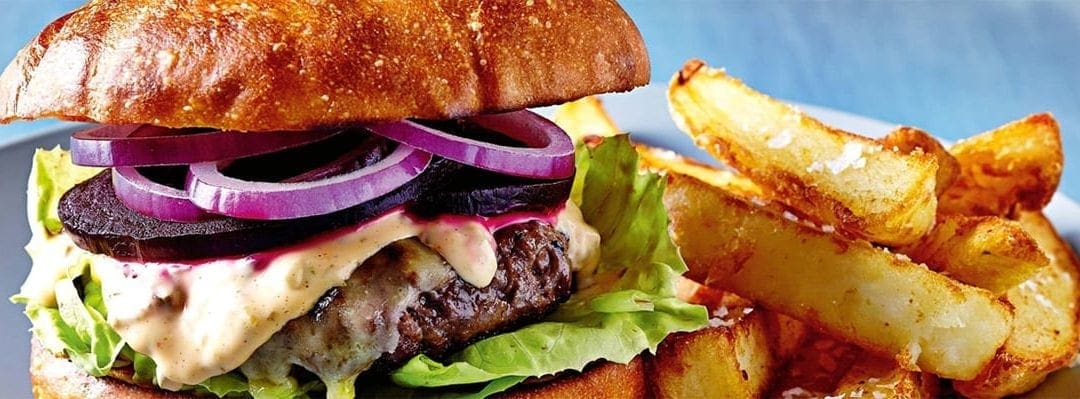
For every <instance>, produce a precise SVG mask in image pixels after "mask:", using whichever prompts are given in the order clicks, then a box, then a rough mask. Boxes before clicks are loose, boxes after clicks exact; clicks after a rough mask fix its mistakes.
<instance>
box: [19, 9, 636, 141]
mask: <svg viewBox="0 0 1080 399" xmlns="http://www.w3.org/2000/svg"><path fill="white" fill-rule="evenodd" d="M481 3H483V7H482V8H481V7H480V4H481ZM648 79H649V61H648V56H647V54H646V52H645V45H644V43H643V42H642V39H641V35H640V33H639V32H638V30H637V27H635V26H634V24H633V22H632V21H631V20H630V18H629V17H628V16H627V15H626V13H625V12H624V11H623V10H622V8H620V7H619V5H618V4H617V3H616V2H615V0H488V1H483V2H481V1H480V0H451V1H441V2H432V1H420V0H398V1H374V0H369V1H357V0H324V1H321V2H314V1H310V2H309V1H275V2H265V1H238V0H167V1H166V0H91V1H90V2H89V3H88V4H86V5H85V6H83V7H82V8H79V9H78V10H75V11H74V12H72V13H71V14H68V15H66V16H64V17H61V18H60V19H58V20H56V21H55V22H53V23H52V24H50V25H49V26H47V27H46V28H45V30H44V31H42V32H41V33H40V34H39V35H38V37H37V38H35V39H34V40H33V41H32V42H30V43H29V44H28V45H27V46H26V47H25V48H23V49H22V51H21V52H19V54H18V56H16V58H15V60H14V61H13V62H12V63H11V65H8V67H7V69H5V70H4V72H3V75H2V76H0V122H8V121H11V120H14V119H34V118H41V117H57V118H62V119H72V120H92V121H97V122H101V123H113V124H120V123H152V124H156V125H162V126H169V127H193V126H201V127H213V128H220V129H233V130H246V131H255V130H275V129H293V130H296V129H304V128H310V127H314V126H323V125H335V124H344V123H350V122H365V121H375V120H396V119H401V118H405V117H420V118H433V119H442V118H448V117H459V116H466V115H472V114H477V113H481V112H494V111H499V110H513V109H519V108H523V107H529V106H538V105H548V104H554V103H560V102H564V101H568V100H571V99H576V98H579V97H582V96H585V95H588V94H594V93H600V92H609V91H625V90H629V89H631V88H633V87H635V86H640V85H643V84H645V83H647V82H648Z"/></svg>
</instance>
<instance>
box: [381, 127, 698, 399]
mask: <svg viewBox="0 0 1080 399" xmlns="http://www.w3.org/2000/svg"><path fill="white" fill-rule="evenodd" d="M664 184H665V181H664V180H663V179H662V178H661V177H660V176H657V175H654V174H648V173H646V174H641V173H638V163H637V153H636V152H635V150H634V148H633V146H632V145H631V144H630V141H629V139H628V138H627V137H626V136H616V137H611V138H607V139H605V141H604V142H603V143H601V144H600V145H598V146H596V147H595V148H585V149H582V150H579V153H578V179H577V181H575V187H574V191H573V194H572V198H575V199H576V198H580V201H579V202H578V205H579V206H580V207H581V210H582V214H583V216H584V218H585V221H586V222H587V223H589V224H590V225H592V226H593V227H594V228H596V229H597V231H598V232H599V233H600V236H601V261H600V262H601V264H600V268H599V273H601V274H604V275H605V276H606V277H607V278H597V279H596V280H598V281H607V283H598V285H599V286H598V287H591V288H590V289H587V290H584V291H582V292H578V293H575V294H574V295H573V296H572V297H571V298H570V300H569V301H568V302H567V303H565V304H563V305H562V306H560V308H559V310H558V311H556V313H555V314H553V315H552V316H550V317H549V318H548V319H547V320H545V321H544V322H541V323H537V324H533V325H530V326H526V327H524V328H522V329H519V330H516V331H513V332H509V333H505V334H500V335H496V336H494V337H491V338H488V339H485V340H482V341H480V342H477V343H475V344H473V345H471V346H469V347H467V348H465V349H464V350H462V351H461V352H459V353H458V354H456V355H454V356H453V357H452V358H451V359H450V362H449V363H447V364H443V363H440V362H437V361H435V360H433V359H431V358H428V357H426V356H423V355H420V356H416V357H414V358H412V359H411V360H410V361H409V362H408V363H406V364H405V365H404V366H402V367H401V368H400V369H398V370H396V371H394V372H393V373H392V374H391V379H392V380H393V381H394V382H395V383H397V384H400V385H402V386H406V387H416V388H419V387H442V386H452V385H463V384H476V383H487V385H485V386H484V387H483V390H481V391H479V392H475V393H472V394H463V395H462V396H464V397H486V396H488V395H491V394H494V393H497V392H501V391H503V390H506V389H509V388H511V387H512V386H513V385H515V384H517V383H519V382H521V381H522V380H523V379H525V378H526V377H530V376H542V375H549V374H554V373H557V372H560V371H563V370H581V369H583V368H584V367H585V366H586V365H587V364H589V363H591V362H593V361H595V360H597V359H607V360H610V361H614V362H620V363H626V362H629V361H630V360H631V359H633V357H634V356H637V355H638V354H640V353H641V352H642V351H645V350H649V351H655V350H656V346H657V345H658V344H659V343H660V341H662V340H663V339H664V338H665V337H666V336H667V335H668V334H670V333H672V332H676V331H691V330H696V329H699V328H701V327H703V326H704V325H705V324H706V323H707V319H708V315H707V312H706V311H705V309H704V308H703V307H701V306H697V305H690V304H687V303H685V302H683V301H681V300H679V299H677V298H675V282H676V281H677V277H678V276H679V275H680V274H682V273H683V272H684V271H685V270H686V264H685V263H683V260H682V257H681V256H679V253H678V250H677V247H676V246H675V244H674V243H673V242H672V241H671V237H670V236H669V234H668V218H667V212H666V210H665V209H664V207H663V203H662V196H663V190H664Z"/></svg>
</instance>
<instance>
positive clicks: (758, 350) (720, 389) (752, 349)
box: [650, 308, 778, 398]
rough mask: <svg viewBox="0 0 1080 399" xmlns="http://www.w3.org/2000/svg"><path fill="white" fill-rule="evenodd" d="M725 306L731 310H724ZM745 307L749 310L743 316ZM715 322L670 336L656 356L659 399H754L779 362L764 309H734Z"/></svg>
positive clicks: (654, 379)
mask: <svg viewBox="0 0 1080 399" xmlns="http://www.w3.org/2000/svg"><path fill="white" fill-rule="evenodd" d="M723 309H727V308H723ZM743 309H749V310H750V313H747V314H743V313H742V312H743ZM730 312H733V313H738V314H734V315H733V314H724V315H718V317H717V318H716V319H714V320H716V322H715V324H716V325H715V326H713V327H708V328H704V329H701V330H698V331H694V332H689V333H677V334H673V335H670V336H668V337H667V339H665V340H664V342H662V343H661V344H660V347H659V348H657V351H656V356H655V357H654V358H653V359H652V364H651V367H652V368H651V375H650V379H651V381H652V382H653V384H654V393H655V394H656V397H657V398H753V397H760V396H761V395H762V394H764V393H765V390H766V389H767V388H768V386H769V384H770V382H771V379H772V376H773V373H774V372H775V371H774V370H775V369H776V367H777V366H778V364H777V362H776V357H775V356H774V355H773V353H772V348H771V347H770V345H769V344H770V339H769V335H768V332H767V327H768V324H767V320H766V317H767V316H766V315H765V312H763V311H753V308H733V309H730Z"/></svg>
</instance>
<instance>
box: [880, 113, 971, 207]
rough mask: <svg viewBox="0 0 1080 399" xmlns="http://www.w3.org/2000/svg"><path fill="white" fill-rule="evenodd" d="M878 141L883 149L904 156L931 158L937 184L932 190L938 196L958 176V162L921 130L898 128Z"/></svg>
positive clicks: (907, 127) (905, 127) (909, 127)
mask: <svg viewBox="0 0 1080 399" xmlns="http://www.w3.org/2000/svg"><path fill="white" fill-rule="evenodd" d="M878 141H880V142H881V145H883V146H885V149H890V150H894V151H899V152H901V153H904V154H911V153H913V152H915V153H918V152H922V153H926V154H930V155H931V156H933V157H934V159H936V160H937V164H938V171H937V184H936V185H935V188H934V191H936V192H937V194H938V195H941V194H942V193H944V192H945V190H946V189H948V188H949V186H951V185H952V184H953V182H954V181H956V178H957V177H959V176H960V162H958V161H957V160H956V158H955V157H953V156H952V154H949V151H948V150H946V149H945V146H944V145H942V144H941V142H940V141H938V139H936V138H934V136H932V135H930V133H927V132H926V131H924V130H922V129H919V128H915V127H911V126H900V127H897V128H896V129H893V131H891V132H889V134H887V135H885V137H882V138H880V139H878Z"/></svg>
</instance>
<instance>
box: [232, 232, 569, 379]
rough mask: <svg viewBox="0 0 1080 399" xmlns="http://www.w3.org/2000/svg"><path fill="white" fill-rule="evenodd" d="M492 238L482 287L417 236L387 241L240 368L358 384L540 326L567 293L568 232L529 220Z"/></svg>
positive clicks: (254, 373) (252, 373)
mask: <svg viewBox="0 0 1080 399" xmlns="http://www.w3.org/2000/svg"><path fill="white" fill-rule="evenodd" d="M495 241H496V244H497V248H498V270H497V271H496V273H495V278H494V279H493V280H492V282H491V284H489V285H488V286H486V287H483V288H478V287H475V286H473V285H471V284H469V283H467V282H465V281H464V280H462V279H461V278H459V277H458V276H457V274H456V273H454V271H453V269H451V268H450V266H449V265H447V264H446V262H445V261H444V260H443V259H442V258H441V257H440V256H439V255H438V254H437V253H435V252H434V251H432V250H431V249H429V248H428V247H426V246H424V245H423V244H421V243H420V242H419V241H417V240H415V239H407V240H402V241H398V242H395V243H393V244H391V245H389V246H387V247H386V248H384V249H382V250H381V251H379V252H378V253H377V254H376V255H375V256H373V257H371V258H369V259H368V260H367V261H365V262H364V263H363V264H362V265H361V266H360V267H359V268H357V269H356V271H355V272H354V273H353V274H352V276H351V277H350V278H349V280H347V281H346V283H345V285H344V286H341V287H338V288H335V289H333V290H331V291H329V292H328V293H327V294H326V295H324V296H323V297H322V298H321V299H320V300H319V302H318V304H317V305H316V306H315V308H314V309H313V310H312V311H311V312H309V313H308V314H306V315H304V316H301V317H299V318H296V319H293V320H291V321H289V322H288V323H287V324H286V325H285V327H284V328H283V329H282V330H281V331H279V332H277V333H276V334H275V335H274V336H273V337H272V338H271V339H270V341H268V342H267V343H265V344H263V346H261V347H260V348H259V349H258V350H257V351H256V352H255V354H254V355H253V356H252V357H251V359H249V360H248V361H247V362H246V363H245V364H244V365H243V366H242V367H243V370H244V372H245V374H247V375H248V376H249V377H251V378H256V379H260V378H268V379H273V380H280V378H284V377H285V376H287V375H288V374H289V373H290V371H291V368H292V365H299V366H302V367H303V368H305V369H307V370H309V371H311V372H313V373H315V374H316V375H318V376H320V377H321V378H322V379H323V380H324V381H327V382H332V381H340V382H347V381H352V379H353V378H355V377H356V376H357V375H358V374H360V373H362V372H364V371H366V370H369V369H371V370H372V371H373V372H384V371H387V370H390V369H392V368H394V367H397V366H398V365H400V364H401V363H402V362H404V361H406V360H408V359H409V358H411V357H413V356H415V355H418V354H421V353H423V354H426V355H428V356H431V357H434V358H436V359H438V358H441V357H444V356H446V355H448V354H451V353H453V352H454V351H455V350H457V349H460V348H461V347H463V346H465V345H468V344H469V343H472V342H474V341H476V340H479V339H481V338H483V337H486V336H490V335H493V334H496V333H498V332H501V331H506V330H509V329H513V328H515V327H518V326H521V325H524V324H528V323H531V322H534V321H536V320H537V319H539V318H541V317H543V316H544V315H546V314H548V313H550V312H551V311H553V310H554V309H555V307H556V306H557V305H558V304H559V303H561V302H563V301H565V300H566V299H567V298H569V296H570V292H571V270H570V261H569V259H568V257H567V255H566V248H567V245H568V242H567V238H566V236H565V235H564V234H562V233H560V232H558V231H557V230H555V228H553V227H551V226H549V225H547V224H543V223H540V222H527V223H522V224H517V225H512V226H508V227H506V228H503V229H501V230H499V231H498V232H496V233H495Z"/></svg>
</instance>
